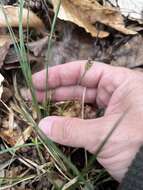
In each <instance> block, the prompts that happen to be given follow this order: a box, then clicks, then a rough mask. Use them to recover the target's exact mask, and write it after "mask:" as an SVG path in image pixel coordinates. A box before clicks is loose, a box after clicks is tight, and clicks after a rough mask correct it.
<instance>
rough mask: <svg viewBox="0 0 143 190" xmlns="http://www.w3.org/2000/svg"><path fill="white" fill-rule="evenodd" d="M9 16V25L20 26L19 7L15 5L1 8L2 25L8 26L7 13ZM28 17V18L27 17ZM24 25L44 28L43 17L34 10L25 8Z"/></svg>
mask: <svg viewBox="0 0 143 190" xmlns="http://www.w3.org/2000/svg"><path fill="white" fill-rule="evenodd" d="M4 13H5V14H6V16H7V19H8V22H9V25H10V26H11V27H18V26H19V7H14V6H4V7H3V9H2V8H1V9H0V27H7V21H6V19H5V15H4ZM27 18H28V19H27ZM22 23H23V27H27V24H28V25H29V27H33V28H36V29H37V30H43V29H44V24H43V22H42V21H41V19H40V18H39V17H38V16H37V15H36V14H35V13H33V12H32V11H30V10H27V9H25V8H23V20H22Z"/></svg>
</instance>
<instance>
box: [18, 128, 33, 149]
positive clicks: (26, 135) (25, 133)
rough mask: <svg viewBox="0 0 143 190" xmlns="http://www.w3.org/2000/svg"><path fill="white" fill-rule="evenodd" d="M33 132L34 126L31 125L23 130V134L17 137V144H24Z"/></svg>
mask: <svg viewBox="0 0 143 190" xmlns="http://www.w3.org/2000/svg"><path fill="white" fill-rule="evenodd" d="M31 133H32V127H31V126H29V127H27V128H26V129H25V130H24V131H23V133H22V134H21V136H20V137H19V138H18V139H17V142H16V146H20V145H23V144H24V143H25V142H26V141H27V139H28V138H29V137H30V136H31Z"/></svg>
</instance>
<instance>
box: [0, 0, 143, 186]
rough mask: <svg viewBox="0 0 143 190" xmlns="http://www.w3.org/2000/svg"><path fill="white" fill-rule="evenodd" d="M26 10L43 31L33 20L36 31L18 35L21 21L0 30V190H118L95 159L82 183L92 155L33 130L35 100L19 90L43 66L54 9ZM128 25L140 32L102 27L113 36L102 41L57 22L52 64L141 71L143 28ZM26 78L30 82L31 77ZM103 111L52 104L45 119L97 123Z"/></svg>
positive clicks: (40, 5)
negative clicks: (90, 63) (74, 63)
mask: <svg viewBox="0 0 143 190" xmlns="http://www.w3.org/2000/svg"><path fill="white" fill-rule="evenodd" d="M36 2H37V3H36ZM16 4H17V1H13V0H7V1H3V3H2V5H1V9H3V8H4V9H5V10H6V5H10V6H11V5H12V7H15V5H16ZM24 6H25V7H26V8H27V7H28V8H27V10H28V9H29V10H31V11H33V12H34V13H35V15H37V17H35V16H33V19H37V18H39V19H40V22H42V23H43V24H44V26H46V27H44V30H43V31H41V30H39V29H38V27H39V25H40V26H43V25H42V24H41V23H40V22H39V23H40V24H39V25H36V24H33V23H34V22H33V23H32V21H30V23H31V25H32V26H33V27H32V28H28V29H27V28H26V27H25V28H24V29H23V30H22V31H21V32H22V33H20V30H19V29H18V27H19V28H20V26H19V23H18V25H17V26H16V24H13V27H6V26H5V25H2V26H0V69H1V76H0V83H1V84H0V95H1V103H0V190H2V189H7V190H33V189H36V190H44V189H45V190H46V189H47V190H52V189H63V190H65V189H71V190H72V189H73V190H74V189H77V190H78V189H79V190H82V189H84V190H88V189H95V190H96V189H97V190H102V189H106V190H115V189H116V188H117V187H118V183H117V182H116V181H114V180H113V179H112V178H111V176H110V175H109V174H108V173H107V172H106V171H105V170H104V168H102V167H101V166H100V165H99V163H98V162H97V161H96V159H94V162H93V163H92V167H90V168H89V169H88V170H86V175H85V174H84V175H83V176H84V180H83V179H82V180H79V181H78V178H77V173H76V169H77V170H78V172H79V174H81V173H80V172H82V171H83V169H85V167H86V166H87V165H88V162H89V160H90V159H91V158H92V155H90V154H89V153H88V152H86V151H85V150H83V149H74V148H68V147H64V146H59V145H55V144H53V143H51V142H50V141H48V140H47V141H46V140H45V139H44V138H45V137H41V136H40V135H39V133H38V131H37V128H36V127H35V126H36V123H38V121H39V116H38V111H37V109H36V108H35V106H33V104H32V102H28V101H26V100H23V99H22V97H21V95H20V91H19V89H21V88H23V87H24V88H25V87H27V84H26V80H25V76H24V75H23V71H28V70H27V69H30V68H31V73H35V72H37V71H39V70H41V69H43V68H44V67H45V65H44V64H45V60H46V59H47V50H48V43H49V38H50V30H51V25H52V20H53V18H54V11H53V7H52V5H51V4H50V3H49V2H46V1H40V0H39V1H38V0H37V1H34V0H33V1H32V0H30V1H26V3H24ZM2 7H3V8H2ZM1 11H2V10H1ZM15 11H16V10H13V8H10V7H9V13H8V14H10V15H11V13H10V12H12V17H11V18H12V19H13V20H14V22H15V23H16V22H17V21H15V20H16V18H15V19H14V16H13V15H14V14H15V13H14V12H15ZM0 17H1V14H0ZM31 18H32V17H31ZM0 19H1V18H0ZM37 22H38V21H37ZM126 24H127V25H129V24H130V25H131V26H134V27H136V28H137V27H138V32H137V34H136V35H125V34H122V33H121V32H118V31H116V30H115V29H111V28H110V27H107V26H106V27H105V26H104V27H105V29H106V30H107V31H108V32H109V36H108V37H106V38H99V37H92V35H90V34H89V33H86V32H85V30H84V29H83V28H80V27H79V26H77V25H76V24H74V23H71V22H69V21H67V22H66V21H62V20H60V19H57V21H56V25H55V30H54V32H53V34H52V40H51V44H52V46H51V48H50V54H49V55H50V56H49V57H48V66H49V67H51V66H54V65H59V64H63V63H66V62H70V61H75V60H87V59H89V60H95V61H98V62H104V63H106V64H111V65H114V66H122V67H127V68H130V69H138V70H141V71H142V69H143V61H142V60H143V53H142V50H143V49H142V48H143V33H142V29H143V28H142V26H141V25H140V24H138V23H137V22H133V21H130V22H129V21H128V20H126ZM0 25H1V24H0ZM98 25H99V26H98ZM97 27H99V28H100V23H97ZM33 28H34V29H33ZM102 28H103V26H102ZM11 29H12V30H11ZM20 34H22V36H20ZM12 36H13V38H14V37H15V38H16V40H17V44H16V43H14V42H13V40H11V37H12ZM20 40H23V43H22V42H21V41H20ZM23 49H24V51H25V52H26V61H27V65H26V66H25V67H23V70H22V69H21V68H22V65H21V64H24V61H23V62H22V63H20V61H21V60H20V58H21V59H22V58H23V59H25V57H24V55H21V54H20V56H18V52H19V53H21V51H23ZM2 76H3V77H4V79H3V77H2ZM26 76H27V77H29V78H28V80H29V81H30V76H29V75H28V74H27V75H26ZM30 84H31V83H30V82H29V85H30ZM38 109H39V110H40V112H41V113H42V117H44V113H45V111H47V110H45V107H44V105H41V104H38ZM102 112H103V110H99V109H98V108H97V107H95V106H94V105H89V104H84V106H83V102H77V101H75V102H73V101H71V102H58V103H57V102H56V103H55V102H51V100H49V101H48V111H47V115H60V116H61V115H62V116H71V117H81V115H82V114H83V113H84V119H93V118H96V117H97V116H100V115H102V114H103V113H102ZM43 139H44V140H43ZM55 146H56V147H55ZM57 147H58V149H57ZM63 155H64V156H63ZM71 163H72V166H71ZM73 166H74V167H75V168H76V169H75V168H74V167H73ZM78 177H79V176H78Z"/></svg>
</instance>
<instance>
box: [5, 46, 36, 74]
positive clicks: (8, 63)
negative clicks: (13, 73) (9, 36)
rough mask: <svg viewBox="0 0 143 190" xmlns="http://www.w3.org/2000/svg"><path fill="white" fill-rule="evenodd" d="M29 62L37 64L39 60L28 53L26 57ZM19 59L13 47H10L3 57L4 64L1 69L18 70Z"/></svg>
mask: <svg viewBox="0 0 143 190" xmlns="http://www.w3.org/2000/svg"><path fill="white" fill-rule="evenodd" d="M27 57H28V60H29V62H30V63H31V62H39V58H36V57H35V56H33V55H32V54H31V53H28V55H27ZM19 67H20V64H19V57H18V55H17V53H16V51H15V48H14V45H11V46H10V48H9V51H8V53H7V55H6V57H5V60H4V64H3V69H5V70H10V69H15V68H19Z"/></svg>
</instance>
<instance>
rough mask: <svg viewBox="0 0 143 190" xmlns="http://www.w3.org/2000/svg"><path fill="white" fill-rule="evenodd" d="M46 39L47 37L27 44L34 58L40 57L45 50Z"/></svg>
mask: <svg viewBox="0 0 143 190" xmlns="http://www.w3.org/2000/svg"><path fill="white" fill-rule="evenodd" d="M48 39H49V36H45V37H44V38H42V39H40V40H38V41H34V42H29V43H28V44H27V48H28V49H29V50H30V51H31V52H32V53H33V54H34V56H36V57H38V56H41V55H42V52H43V50H44V48H47V47H46V46H47V44H48Z"/></svg>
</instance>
